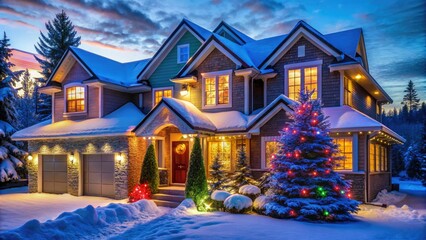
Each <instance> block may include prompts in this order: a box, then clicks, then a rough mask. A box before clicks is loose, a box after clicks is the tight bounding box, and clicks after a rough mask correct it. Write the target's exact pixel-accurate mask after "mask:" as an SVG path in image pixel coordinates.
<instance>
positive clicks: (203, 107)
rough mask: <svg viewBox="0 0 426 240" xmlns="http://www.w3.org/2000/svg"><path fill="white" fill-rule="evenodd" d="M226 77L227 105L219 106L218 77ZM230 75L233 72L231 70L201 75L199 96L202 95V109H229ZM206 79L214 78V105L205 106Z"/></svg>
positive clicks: (230, 95)
mask: <svg viewBox="0 0 426 240" xmlns="http://www.w3.org/2000/svg"><path fill="white" fill-rule="evenodd" d="M224 75H228V84H229V86H228V97H229V100H228V103H227V104H219V103H218V101H219V88H218V86H219V81H218V77H219V76H224ZM232 75H233V71H232V69H229V70H223V71H217V72H208V73H201V76H202V80H201V82H202V88H201V95H202V109H215V108H230V107H232ZM207 78H215V91H216V101H215V104H214V105H206V100H207V99H206V94H205V89H206V79H207Z"/></svg>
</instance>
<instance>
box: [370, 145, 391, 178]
mask: <svg viewBox="0 0 426 240" xmlns="http://www.w3.org/2000/svg"><path fill="white" fill-rule="evenodd" d="M369 152H370V153H369V162H370V164H369V166H370V172H386V171H388V152H387V148H386V147H385V146H382V145H379V144H376V143H370V145H369Z"/></svg>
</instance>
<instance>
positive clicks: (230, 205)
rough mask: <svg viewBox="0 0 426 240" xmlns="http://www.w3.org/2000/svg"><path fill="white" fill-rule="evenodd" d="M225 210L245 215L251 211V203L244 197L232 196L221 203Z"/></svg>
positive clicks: (239, 195)
mask: <svg viewBox="0 0 426 240" xmlns="http://www.w3.org/2000/svg"><path fill="white" fill-rule="evenodd" d="M223 205H224V206H225V210H226V211H227V212H230V213H247V212H249V211H251V207H252V205H253V201H252V200H251V199H250V198H249V197H246V196H244V195H241V194H233V195H231V196H229V197H227V198H226V199H225V201H224V202H223Z"/></svg>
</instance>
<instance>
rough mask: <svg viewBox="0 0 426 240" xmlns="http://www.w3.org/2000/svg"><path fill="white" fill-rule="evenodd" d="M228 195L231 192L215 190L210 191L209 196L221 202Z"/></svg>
mask: <svg viewBox="0 0 426 240" xmlns="http://www.w3.org/2000/svg"><path fill="white" fill-rule="evenodd" d="M229 196H231V194H230V193H229V192H227V191H223V190H216V191H214V192H213V193H212V195H211V198H212V199H213V200H215V201H220V202H223V201H225V199H226V198H227V197H229Z"/></svg>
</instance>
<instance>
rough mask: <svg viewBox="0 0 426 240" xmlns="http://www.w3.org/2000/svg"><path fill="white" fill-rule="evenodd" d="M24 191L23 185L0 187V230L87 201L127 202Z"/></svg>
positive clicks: (101, 203)
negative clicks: (3, 188) (0, 188)
mask: <svg viewBox="0 0 426 240" xmlns="http://www.w3.org/2000/svg"><path fill="white" fill-rule="evenodd" d="M27 192H28V188H27V187H19V188H11V189H5V190H0V232H1V231H4V230H7V229H12V228H16V227H19V226H21V225H22V224H24V223H26V222H27V221H29V220H31V219H37V220H39V221H40V222H45V221H47V220H51V219H55V218H56V217H58V216H59V214H61V213H63V212H72V211H74V210H76V209H78V208H82V207H86V206H87V205H93V206H94V207H97V206H105V205H107V204H109V203H125V202H127V200H126V199H125V200H114V199H110V198H103V197H88V196H84V197H75V196H71V195H69V194H47V193H31V194H30V193H27Z"/></svg>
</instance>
